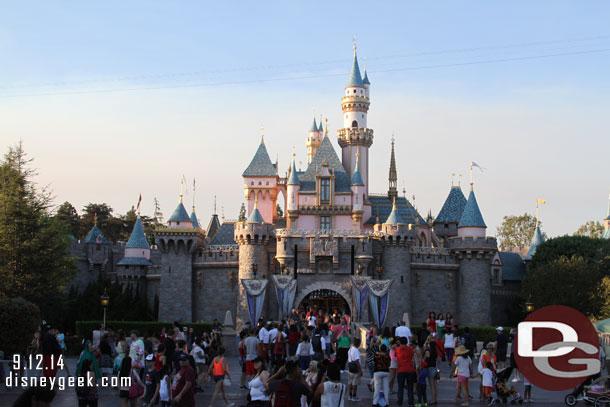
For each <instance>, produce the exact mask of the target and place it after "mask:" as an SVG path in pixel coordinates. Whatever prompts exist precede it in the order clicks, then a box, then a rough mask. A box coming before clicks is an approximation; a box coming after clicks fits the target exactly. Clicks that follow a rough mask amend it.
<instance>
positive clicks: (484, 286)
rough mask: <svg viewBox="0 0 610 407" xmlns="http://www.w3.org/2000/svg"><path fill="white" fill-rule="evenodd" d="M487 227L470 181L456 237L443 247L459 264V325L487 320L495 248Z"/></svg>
mask: <svg viewBox="0 0 610 407" xmlns="http://www.w3.org/2000/svg"><path fill="white" fill-rule="evenodd" d="M486 231H487V226H486V225H485V221H484V220H483V216H482V215H481V211H480V210H479V205H478V204H477V199H476V196H475V194H474V189H473V186H472V183H471V184H470V195H469V197H468V201H467V202H466V207H465V208H464V212H463V213H462V216H461V218H460V222H459V224H458V236H457V237H452V238H448V239H447V242H446V243H447V248H449V250H450V251H451V254H452V255H454V256H455V257H456V258H457V259H458V263H459V265H460V268H459V272H458V276H457V281H455V282H454V284H455V289H456V290H457V311H458V318H459V321H460V325H463V326H466V325H477V326H484V325H489V324H490V323H491V316H490V314H491V262H492V259H493V257H494V256H495V254H496V253H497V251H498V245H497V242H496V239H495V238H493V237H486V236H485V234H486Z"/></svg>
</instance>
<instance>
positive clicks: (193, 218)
mask: <svg viewBox="0 0 610 407" xmlns="http://www.w3.org/2000/svg"><path fill="white" fill-rule="evenodd" d="M190 219H191V222H192V223H193V227H194V228H195V229H199V228H200V227H201V226H199V221H198V220H197V214H196V213H195V179H194V178H193V211H192V212H191V217H190Z"/></svg>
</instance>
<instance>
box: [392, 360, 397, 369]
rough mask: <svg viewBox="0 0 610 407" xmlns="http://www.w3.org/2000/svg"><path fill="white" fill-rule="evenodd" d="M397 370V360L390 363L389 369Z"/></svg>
mask: <svg viewBox="0 0 610 407" xmlns="http://www.w3.org/2000/svg"><path fill="white" fill-rule="evenodd" d="M397 368H398V361H397V360H392V361H390V369H397Z"/></svg>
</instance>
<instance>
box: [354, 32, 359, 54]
mask: <svg viewBox="0 0 610 407" xmlns="http://www.w3.org/2000/svg"><path fill="white" fill-rule="evenodd" d="M356 48H358V44H357V41H356V35H355V34H354V56H356Z"/></svg>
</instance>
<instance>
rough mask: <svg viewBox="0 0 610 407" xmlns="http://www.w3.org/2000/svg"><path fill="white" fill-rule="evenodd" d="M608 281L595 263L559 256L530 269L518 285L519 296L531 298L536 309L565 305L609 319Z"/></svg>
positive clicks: (594, 316)
mask: <svg viewBox="0 0 610 407" xmlns="http://www.w3.org/2000/svg"><path fill="white" fill-rule="evenodd" d="M536 255H537V254H536ZM609 280H610V279H609V278H608V277H603V274H602V273H601V272H600V269H599V264H598V263H590V262H588V261H587V260H586V259H584V258H583V257H577V256H572V257H566V256H562V257H560V258H558V259H554V260H552V261H550V262H547V263H543V264H540V265H538V266H537V267H536V268H535V269H534V270H533V271H532V272H530V273H529V274H528V275H527V276H526V278H525V279H524V280H523V283H522V285H521V287H522V292H521V296H522V298H530V297H531V298H532V300H533V302H534V304H536V307H537V308H539V307H544V306H546V305H567V306H569V307H572V308H575V309H577V310H579V311H580V312H582V313H584V314H585V315H587V316H588V317H591V318H608V317H609V316H610V312H609V310H610V306H609V304H610V300H609V299H610V281H609Z"/></svg>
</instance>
